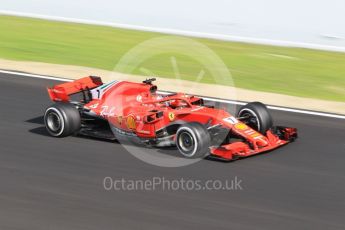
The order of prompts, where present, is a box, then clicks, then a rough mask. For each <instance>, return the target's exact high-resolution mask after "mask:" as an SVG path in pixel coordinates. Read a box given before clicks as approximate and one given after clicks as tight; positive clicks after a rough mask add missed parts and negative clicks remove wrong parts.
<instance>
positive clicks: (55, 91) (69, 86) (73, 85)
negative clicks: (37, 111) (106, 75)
mask: <svg viewBox="0 0 345 230" xmlns="http://www.w3.org/2000/svg"><path fill="white" fill-rule="evenodd" d="M100 85H103V82H102V80H101V78H100V77H95V76H89V77H84V78H81V79H79V80H75V81H72V82H67V83H63V84H59V85H55V86H53V87H52V88H47V90H48V94H49V97H50V99H51V100H52V101H65V102H67V101H69V100H70V97H69V96H70V95H73V94H76V93H80V92H83V93H84V92H85V91H89V90H90V89H94V88H97V87H98V86H100Z"/></svg>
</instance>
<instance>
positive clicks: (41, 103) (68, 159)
mask: <svg viewBox="0 0 345 230" xmlns="http://www.w3.org/2000/svg"><path fill="white" fill-rule="evenodd" d="M1 75H2V76H0V98H1V100H0V106H1V110H0V111H1V113H0V229H2V230H3V229H34V230H39V229H42V230H43V229H44V230H47V229H49V230H50V229H54V230H55V229H74V230H75V229H82V230H86V229H199V230H200V229H255V230H258V229H265V230H267V229H275V230H277V229H289V230H290V229H304V230H305V229H323V230H324V229H344V226H345V218H344V217H345V216H344V213H345V167H344V164H345V141H344V139H345V121H344V120H343V119H335V118H326V117H318V116H311V115H303V114H295V113H289V112H278V111H272V113H273V116H274V118H275V123H276V124H281V125H288V126H292V127H297V128H298V129H299V134H300V138H299V140H298V141H297V142H295V143H293V144H291V145H287V146H284V147H283V148H280V149H278V150H276V151H273V152H270V153H266V154H261V155H258V156H255V157H250V158H246V159H243V160H239V161H235V162H231V163H223V162H218V161H212V160H202V161H199V162H197V163H195V164H192V165H189V166H185V167H178V168H165V167H158V166H153V165H150V164H147V163H145V162H142V161H140V160H139V159H137V158H135V157H134V156H132V155H131V154H129V153H128V152H127V151H126V150H125V149H124V148H123V147H122V146H121V145H120V144H118V143H116V142H115V143H113V142H107V141H101V140H96V139H89V138H83V137H67V138H62V139H59V138H52V137H49V136H48V135H47V133H46V132H45V129H44V127H43V123H42V122H43V121H42V117H41V116H42V114H43V112H44V109H45V108H46V106H48V105H50V104H51V102H50V101H49V99H48V97H47V93H46V91H45V87H46V86H48V85H52V84H54V81H51V80H44V79H34V78H26V77H20V76H14V75H7V76H5V74H1ZM107 176H110V177H112V178H114V179H121V178H125V179H127V180H130V179H133V180H151V179H152V178H154V177H161V178H162V177H164V178H166V179H167V180H174V179H181V178H183V179H185V180H201V181H206V180H210V179H219V180H231V179H233V178H234V177H235V176H237V177H238V178H239V179H241V180H242V183H241V187H242V190H236V191H234V190H230V191H226V190H219V191H208V190H202V191H183V190H178V191H171V190H170V191H167V190H165V191H163V190H161V189H158V190H157V189H156V190H154V191H115V190H111V191H107V190H105V189H104V188H103V179H104V178H105V177H107Z"/></svg>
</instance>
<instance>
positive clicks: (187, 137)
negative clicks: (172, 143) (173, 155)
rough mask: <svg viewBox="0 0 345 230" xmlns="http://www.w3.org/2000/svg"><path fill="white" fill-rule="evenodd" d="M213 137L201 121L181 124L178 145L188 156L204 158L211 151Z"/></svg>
mask: <svg viewBox="0 0 345 230" xmlns="http://www.w3.org/2000/svg"><path fill="white" fill-rule="evenodd" d="M210 144H211V137H210V134H209V133H208V131H207V129H206V128H205V127H204V126H203V125H202V124H200V123H197V122H192V123H187V124H184V125H181V126H180V127H179V129H178V130H177V133H176V146H177V148H178V150H179V152H180V153H181V154H182V155H183V156H184V157H186V158H202V157H205V156H206V155H207V154H208V153H209V147H210Z"/></svg>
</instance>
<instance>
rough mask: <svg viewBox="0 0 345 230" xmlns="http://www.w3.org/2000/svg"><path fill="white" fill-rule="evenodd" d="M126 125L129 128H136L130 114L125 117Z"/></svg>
mask: <svg viewBox="0 0 345 230" xmlns="http://www.w3.org/2000/svg"><path fill="white" fill-rule="evenodd" d="M127 127H128V128H129V129H135V128H136V124H135V120H134V117H132V116H130V117H128V118H127Z"/></svg>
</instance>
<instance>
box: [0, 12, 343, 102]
mask: <svg viewBox="0 0 345 230" xmlns="http://www.w3.org/2000/svg"><path fill="white" fill-rule="evenodd" d="M0 31H1V32H0V58H4V59H11V60H21V61H37V62H46V63H57V64H67V65H80V66H88V67H95V68H100V69H106V70H113V68H114V66H115V65H116V63H117V62H118V61H119V59H120V58H121V57H122V56H123V55H124V54H125V53H126V52H127V51H128V50H130V49H131V48H133V47H134V46H135V45H137V44H139V43H140V42H143V41H145V40H148V39H150V38H154V37H159V36H162V34H159V33H150V32H142V31H134V30H125V29H117V28H110V27H105V26H94V25H84V24H75V23H64V22H54V21H46V20H40V19H32V18H23V17H13V16H4V15H2V16H1V15H0ZM193 39H194V40H196V41H199V42H201V43H203V44H205V45H206V46H208V47H209V48H210V49H211V50H213V51H214V52H215V53H216V54H217V55H219V57H220V58H221V59H222V60H223V61H224V63H225V64H226V66H227V67H228V68H229V70H230V71H231V74H232V77H233V81H234V84H235V86H236V87H239V88H245V89H252V90H258V91H264V92H273V93H280V94H287V95H293V96H300V97H309V98H318V99H325V100H333V101H345V54H344V53H337V52H326V51H317V50H310V49H301V48H287V47H276V46H265V45H255V44H246V43H238V42H225V41H217V40H211V39H195V38H193ZM171 56H175V57H177V62H178V65H179V69H180V73H181V77H182V78H183V79H185V80H191V81H192V80H194V79H195V78H196V76H197V74H198V73H199V72H200V69H201V68H202V66H201V65H200V63H197V62H195V61H194V60H192V59H190V58H188V57H186V56H183V55H178V54H174V53H171V54H170V53H167V54H164V55H158V56H155V57H152V58H151V59H149V60H147V61H145V63H143V65H144V66H141V67H144V68H146V69H149V70H151V71H152V72H153V73H155V74H157V75H159V76H161V77H171V78H175V73H174V70H173V68H172V65H171V62H170V57H171ZM134 73H135V74H143V73H142V72H141V71H140V69H139V68H137V69H136V70H135V71H134ZM202 81H203V82H205V83H212V84H214V83H215V82H214V80H213V78H212V77H211V75H210V74H209V73H208V72H206V73H205V76H204V78H203V79H202ZM217 83H218V84H229V81H226V80H224V82H217Z"/></svg>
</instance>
